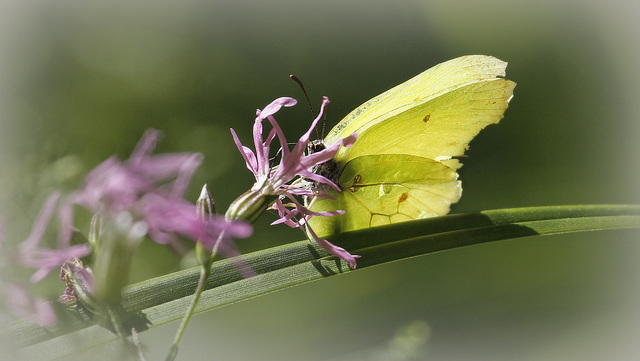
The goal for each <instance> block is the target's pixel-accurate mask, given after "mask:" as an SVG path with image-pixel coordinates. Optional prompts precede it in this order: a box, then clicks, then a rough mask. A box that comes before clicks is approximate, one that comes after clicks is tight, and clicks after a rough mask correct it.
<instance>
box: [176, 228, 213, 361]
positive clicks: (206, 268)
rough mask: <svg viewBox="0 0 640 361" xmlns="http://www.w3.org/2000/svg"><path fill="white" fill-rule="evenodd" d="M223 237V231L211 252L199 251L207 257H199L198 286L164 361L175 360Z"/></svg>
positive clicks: (202, 249)
mask: <svg viewBox="0 0 640 361" xmlns="http://www.w3.org/2000/svg"><path fill="white" fill-rule="evenodd" d="M223 237H224V230H223V231H222V232H220V235H218V239H217V240H216V243H215V244H214V246H213V250H212V251H211V252H205V250H204V248H201V249H200V250H201V251H202V252H204V253H206V255H207V257H206V259H203V258H205V257H200V259H201V262H202V268H200V279H199V280H198V285H197V286H196V290H195V292H194V293H193V298H192V299H191V302H190V303H189V307H188V308H187V312H185V314H184V317H183V318H182V321H181V322H180V327H178V331H177V332H176V336H175V338H174V339H173V344H172V345H171V349H170V350H169V353H168V354H167V357H166V359H165V360H166V361H173V360H175V358H176V355H177V354H178V345H179V344H180V340H182V336H183V335H184V331H185V330H186V329H187V325H188V324H189V321H190V320H191V316H193V311H194V310H195V309H196V305H197V304H198V300H200V296H201V295H202V292H203V291H204V290H205V287H206V285H207V281H208V280H209V276H211V264H212V263H213V258H214V257H215V255H216V253H217V251H218V247H219V245H220V242H221V241H222V238H223ZM198 246H201V243H199V244H198Z"/></svg>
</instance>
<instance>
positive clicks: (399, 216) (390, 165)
mask: <svg viewBox="0 0 640 361" xmlns="http://www.w3.org/2000/svg"><path fill="white" fill-rule="evenodd" d="M397 165H402V166H401V167H397ZM457 177H458V175H457V173H456V171H455V170H454V169H452V168H451V167H448V166H446V165H444V164H443V163H441V162H437V161H434V160H431V159H427V158H422V157H416V156H411V155H403V154H379V155H369V156H362V157H358V158H355V159H353V160H351V161H349V162H348V163H347V164H346V166H345V167H344V170H343V172H342V175H341V176H340V180H339V186H340V188H342V189H343V191H342V192H341V193H337V192H335V193H334V194H333V196H334V197H336V200H329V199H320V198H318V199H316V201H315V202H314V204H313V209H322V210H337V209H343V210H345V211H346V213H345V215H342V216H332V217H314V218H311V226H312V227H314V230H315V231H316V232H317V233H318V234H320V235H326V234H331V233H334V232H335V231H349V230H356V229H361V228H367V227H373V226H379V225H383V224H390V223H397V222H402V221H407V220H411V219H417V218H426V217H433V216H437V215H444V214H446V213H447V212H448V211H449V206H450V204H451V203H454V202H456V201H458V199H459V198H460V194H461V188H460V182H459V181H457ZM314 221H316V222H315V223H314ZM317 221H320V222H317ZM327 221H328V223H326V224H322V223H325V222H327Z"/></svg>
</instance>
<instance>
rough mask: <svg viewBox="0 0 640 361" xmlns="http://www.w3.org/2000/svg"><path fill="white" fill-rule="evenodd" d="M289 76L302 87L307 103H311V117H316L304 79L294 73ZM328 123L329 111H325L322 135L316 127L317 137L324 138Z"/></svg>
mask: <svg viewBox="0 0 640 361" xmlns="http://www.w3.org/2000/svg"><path fill="white" fill-rule="evenodd" d="M289 78H291V79H292V80H293V81H295V82H296V83H298V86H300V89H302V92H303V93H304V97H305V98H306V99H307V104H309V109H311V117H312V118H315V117H316V115H315V113H314V111H313V106H312V105H311V100H309V95H308V94H307V91H306V89H305V88H304V85H303V84H302V81H301V80H300V79H298V77H297V76H295V75H293V74H291V75H289ZM326 125H327V113H326V112H325V113H324V119H323V122H322V136H320V135H319V134H318V130H317V129H316V137H317V138H319V139H322V138H324V130H325V127H326Z"/></svg>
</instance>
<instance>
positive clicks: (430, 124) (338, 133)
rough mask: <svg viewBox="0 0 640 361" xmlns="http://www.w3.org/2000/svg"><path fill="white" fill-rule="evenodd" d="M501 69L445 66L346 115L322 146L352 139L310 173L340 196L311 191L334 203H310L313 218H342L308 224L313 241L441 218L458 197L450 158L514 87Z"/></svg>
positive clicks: (455, 62)
mask: <svg viewBox="0 0 640 361" xmlns="http://www.w3.org/2000/svg"><path fill="white" fill-rule="evenodd" d="M506 65H507V64H506V63H505V62H503V61H500V60H498V59H496V58H493V57H490V56H484V55H471V56H463V57H460V58H456V59H452V60H449V61H447V62H444V63H441V64H439V65H436V66H435V67H433V68H431V69H429V70H427V71H425V72H423V73H421V74H419V75H418V76H416V77H414V78H412V79H410V80H408V81H406V82H405V83H402V84H400V85H398V86H396V87H394V88H392V89H390V90H388V91H386V92H384V93H382V94H380V95H379V96H377V97H375V98H373V99H371V100H369V101H368V102H366V103H364V104H363V105H361V106H360V107H358V108H356V109H355V110H354V111H352V112H351V113H350V114H348V115H347V116H346V117H345V118H344V119H343V120H342V121H341V122H339V123H338V124H337V125H336V126H335V127H334V128H333V129H332V130H331V131H330V132H329V134H328V135H327V137H326V138H325V139H324V142H325V144H331V143H333V142H335V141H337V140H339V139H342V138H345V137H347V136H349V135H351V134H352V133H357V134H358V139H357V140H356V142H355V143H354V144H353V145H352V146H350V147H348V148H345V147H343V148H341V149H340V150H339V152H338V154H337V155H336V157H335V158H334V160H333V161H331V162H328V163H327V164H323V165H320V166H318V167H317V168H316V169H315V172H316V173H318V174H322V175H324V176H326V177H327V178H329V179H331V180H332V181H334V182H335V183H336V184H337V185H338V186H339V187H340V189H341V190H342V191H341V192H338V191H336V190H334V189H332V188H328V187H325V188H324V189H322V190H319V191H322V192H324V193H326V194H328V195H330V196H331V197H333V198H334V199H326V198H318V197H316V198H315V199H314V200H313V201H312V202H311V204H309V208H310V209H311V210H313V211H327V210H339V209H342V210H345V211H346V213H345V214H344V215H339V216H331V217H313V218H311V220H310V225H311V226H312V227H313V229H314V230H315V231H316V233H318V234H319V235H320V236H325V235H328V234H332V233H337V232H342V231H349V230H356V229H361V228H367V227H374V226H378V225H383V224H389V223H397V222H402V221H407V220H411V219H418V218H426V217H433V216H439V215H444V214H446V213H448V212H449V209H450V205H451V204H452V203H455V202H457V201H458V200H459V199H460V196H461V193H462V187H461V183H460V181H459V180H458V174H457V172H456V170H457V169H458V168H460V166H461V163H460V162H459V161H458V159H457V157H461V156H463V155H464V152H465V151H466V150H467V149H468V144H469V142H470V141H471V140H472V139H473V138H474V137H475V136H476V135H477V134H478V132H480V130H482V129H483V128H484V127H486V126H487V125H489V124H495V123H498V122H499V121H500V119H502V117H503V114H504V111H505V110H506V108H507V106H508V102H509V100H510V99H511V97H512V94H513V88H514V87H515V83H514V82H512V81H510V80H507V79H504V78H503V76H504V75H505V68H506ZM313 146H315V147H319V146H321V145H320V143H316V144H315V145H313Z"/></svg>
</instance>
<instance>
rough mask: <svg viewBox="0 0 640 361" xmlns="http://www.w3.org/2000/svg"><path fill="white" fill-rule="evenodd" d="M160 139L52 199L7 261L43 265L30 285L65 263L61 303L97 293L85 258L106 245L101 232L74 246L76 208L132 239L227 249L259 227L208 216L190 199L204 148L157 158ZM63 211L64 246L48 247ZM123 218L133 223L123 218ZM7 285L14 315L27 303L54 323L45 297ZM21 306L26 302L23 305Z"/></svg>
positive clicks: (146, 140)
mask: <svg viewBox="0 0 640 361" xmlns="http://www.w3.org/2000/svg"><path fill="white" fill-rule="evenodd" d="M159 136H160V133H159V132H158V131H156V130H149V131H147V132H146V133H145V134H144V136H143V137H142V139H141V141H140V142H139V143H138V145H137V147H136V148H135V150H134V151H133V153H132V155H131V157H130V158H129V159H128V160H126V161H124V162H121V161H119V160H118V159H116V158H115V157H111V158H109V159H107V160H105V161H104V162H102V163H101V164H100V165H98V166H97V167H96V168H95V169H93V170H92V171H91V172H90V173H89V174H88V175H87V176H86V178H85V180H84V183H83V185H82V187H81V188H80V189H78V190H76V191H74V192H72V193H70V194H69V195H68V196H67V197H66V198H64V199H61V195H60V193H59V192H55V193H54V194H52V195H51V196H49V198H48V199H47V200H46V201H45V203H44V205H43V207H42V209H41V211H40V214H39V215H38V217H37V219H36V221H35V223H34V226H33V229H32V231H31V234H30V235H29V236H28V237H27V239H26V240H24V241H23V242H22V243H21V244H20V245H19V246H18V249H17V254H16V255H15V256H14V257H12V258H8V257H6V255H3V256H4V258H5V259H8V260H9V261H12V262H13V263H15V264H17V265H21V266H26V267H29V268H34V269H36V271H35V272H34V273H33V275H32V276H31V279H30V281H31V283H35V282H38V281H40V280H42V279H43V278H44V277H46V276H47V275H48V274H49V273H50V272H51V271H53V270H55V269H60V268H61V267H63V268H62V273H61V277H62V278H63V279H64V280H65V281H66V282H67V286H68V287H67V290H66V291H65V294H64V295H63V297H62V300H64V301H67V302H70V301H73V300H74V297H75V296H78V295H77V290H80V289H83V288H84V290H85V293H86V295H85V296H87V295H88V296H89V297H90V296H92V295H91V294H90V293H92V292H94V291H95V285H94V280H93V273H92V272H91V269H90V268H89V267H86V266H84V265H82V263H81V262H80V261H79V259H80V258H82V257H85V256H87V255H89V254H90V253H91V252H92V251H93V252H95V253H96V254H98V257H100V256H99V254H100V249H101V247H104V245H102V244H100V243H101V240H100V239H99V238H100V234H99V233H100V231H97V232H96V233H97V235H95V236H96V237H97V238H98V242H95V241H94V242H90V243H91V245H89V244H76V245H72V244H71V239H72V232H73V224H74V208H75V207H76V206H80V207H83V208H85V209H87V210H88V211H90V212H91V213H93V214H94V219H99V220H100V222H103V221H105V220H107V221H108V220H110V221H112V224H120V225H122V224H125V225H129V226H130V228H131V229H129V230H126V229H125V230H120V231H124V233H125V234H127V235H129V236H130V235H131V234H134V235H135V236H137V237H138V238H141V237H143V236H148V237H149V238H150V239H152V240H153V241H155V242H157V243H160V244H166V245H173V246H175V245H176V243H177V242H178V237H177V236H183V237H186V238H188V239H191V240H193V241H194V242H199V243H201V244H202V245H203V246H204V247H205V248H207V249H212V248H213V247H214V246H216V245H217V246H222V249H224V247H225V246H228V244H229V243H230V242H231V240H232V239H233V238H246V237H248V236H250V235H251V233H252V231H253V229H252V227H251V226H250V225H249V224H248V223H247V222H244V221H242V220H227V219H225V218H224V217H223V216H217V215H211V216H210V217H206V218H205V217H202V216H201V215H200V214H198V211H197V208H196V205H195V204H193V203H191V202H188V201H186V200H184V199H183V196H184V193H185V191H186V188H187V186H188V184H189V182H190V180H191V177H192V175H193V173H194V172H195V170H196V169H197V167H198V166H199V165H200V163H201V161H202V156H201V155H200V154H197V153H170V154H160V155H152V154H151V153H152V152H153V150H154V148H155V145H156V143H157V141H158V139H159ZM56 212H57V215H58V218H59V221H60V230H59V234H58V241H57V247H56V248H46V247H43V246H42V245H41V243H42V240H43V238H44V234H45V231H46V230H47V228H48V227H49V224H50V223H51V220H52V219H53V217H54V215H55V214H56ZM123 216H124V217H123ZM123 218H124V219H128V220H129V222H119V221H118V220H121V219H123ZM98 228H100V227H98ZM0 231H2V229H1V228H0ZM123 235H124V234H123ZM0 237H2V236H1V235H0ZM90 238H92V237H90ZM90 241H91V240H90ZM102 241H104V240H102ZM133 246H135V245H133ZM227 248H230V247H227ZM107 253H108V252H107ZM63 265H64V266H63ZM71 276H73V277H71ZM96 276H97V275H96ZM71 279H74V280H76V281H77V282H76V283H78V284H77V285H76V286H77V287H76V292H75V294H74V291H73V290H72V289H71V287H69V286H70V280H71ZM5 286H6V287H5V289H4V294H5V299H6V304H7V305H8V306H9V309H13V310H14V314H16V315H17V316H24V315H26V311H25V307H28V308H29V309H31V310H32V311H33V310H35V311H36V312H37V314H38V319H39V320H40V323H41V324H42V325H48V324H51V323H52V319H53V320H55V316H54V315H53V312H52V310H51V305H50V304H48V303H47V302H45V301H43V300H40V299H38V298H29V301H28V302H27V301H26V299H25V297H30V296H29V295H28V293H27V292H26V287H23V286H17V285H15V284H8V283H7V284H6V285H5ZM18 305H22V307H20V308H19V307H16V306H18ZM47 305H48V307H47Z"/></svg>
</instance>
